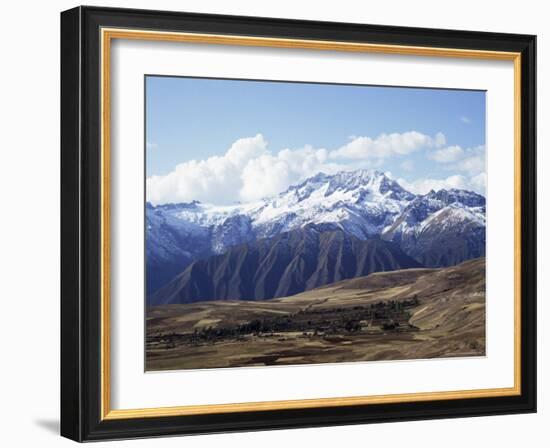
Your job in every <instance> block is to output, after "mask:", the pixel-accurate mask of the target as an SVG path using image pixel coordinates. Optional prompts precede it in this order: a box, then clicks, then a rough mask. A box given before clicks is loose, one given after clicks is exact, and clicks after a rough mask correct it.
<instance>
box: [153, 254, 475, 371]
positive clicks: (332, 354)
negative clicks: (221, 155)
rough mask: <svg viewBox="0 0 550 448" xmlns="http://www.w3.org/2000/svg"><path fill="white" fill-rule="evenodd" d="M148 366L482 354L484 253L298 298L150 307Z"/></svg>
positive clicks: (358, 280) (335, 285)
mask: <svg viewBox="0 0 550 448" xmlns="http://www.w3.org/2000/svg"><path fill="white" fill-rule="evenodd" d="M146 330H147V341H146V370H149V371H152V370H177V369H200V368H218V367H242V366H264V365H290V364H313V363H334V362H352V361H376V360H398V359H420V358H440V357H459V356H482V355H484V354H485V259H484V258H478V259H476V260H471V261H467V262H465V263H462V264H460V265H457V266H453V267H449V268H443V269H407V270H401V271H392V272H380V273H376V274H371V275H368V276H366V277H359V278H355V279H350V280H344V281H341V282H338V283H333V284H331V285H327V286H324V287H321V288H317V289H314V290H310V291H307V292H305V293H302V294H297V295H295V296H291V297H285V298H279V299H272V300H264V301H245V300H242V301H229V300H227V301H210V302H199V303H193V304H187V305H163V306H157V307H150V308H148V310H147V317H146Z"/></svg>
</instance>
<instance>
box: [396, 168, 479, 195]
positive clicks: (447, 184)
mask: <svg viewBox="0 0 550 448" xmlns="http://www.w3.org/2000/svg"><path fill="white" fill-rule="evenodd" d="M397 182H398V183H399V184H400V185H401V186H402V187H403V188H405V189H406V190H409V191H410V192H411V193H416V194H426V193H428V192H429V191H430V190H434V191H437V190H441V189H446V190H448V189H451V188H457V189H462V190H471V191H475V192H477V193H480V194H483V195H484V194H485V173H481V174H479V175H477V176H474V177H466V176H463V175H462V174H455V175H453V176H449V177H447V178H444V179H431V178H424V179H417V180H414V181H412V182H408V181H406V180H405V179H398V180H397Z"/></svg>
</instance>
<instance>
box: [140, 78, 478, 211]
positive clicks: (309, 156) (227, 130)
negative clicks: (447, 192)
mask: <svg viewBox="0 0 550 448" xmlns="http://www.w3.org/2000/svg"><path fill="white" fill-rule="evenodd" d="M146 141H147V145H146V146H147V147H146V173H147V178H148V183H147V189H148V196H150V199H151V200H153V201H154V202H165V201H175V200H178V201H179V200H189V199H193V198H191V197H190V196H193V195H195V196H196V198H194V199H199V200H203V201H208V202H214V203H215V202H219V203H223V202H235V201H239V200H241V201H242V200H253V199H255V198H254V197H253V195H252V196H251V195H250V194H249V193H248V194H245V195H244V196H243V193H242V191H243V183H246V182H247V181H248V182H256V183H257V182H261V183H262V184H263V183H267V184H269V185H266V186H265V188H263V186H262V188H259V193H261V194H270V192H271V190H270V188H271V189H277V188H284V186H285V185H286V184H287V183H289V182H290V183H293V182H295V181H297V180H299V179H300V178H303V177H307V176H308V175H309V174H310V173H311V172H312V171H315V170H322V171H329V172H330V171H331V170H332V171H334V170H339V169H353V168H356V167H364V168H375V169H378V170H380V171H385V172H389V173H391V175H392V176H393V177H394V178H396V179H398V180H399V181H401V183H402V184H404V185H403V186H405V187H406V188H407V187H408V188H410V189H411V190H416V192H423V191H424V190H426V189H427V188H428V187H430V186H432V187H435V188H436V189H437V188H438V187H445V186H447V187H453V186H455V187H461V188H468V189H475V190H476V191H479V192H481V193H483V192H484V182H485V178H484V173H485V165H484V159H485V149H484V144H485V92H483V91H464V90H441V89H414V88H400V87H375V86H350V85H333V84H332V85H331V84H310V83H287V82H269V81H239V80H217V79H199V78H178V77H156V76H148V77H146ZM234 145H237V147H236V149H235V150H233V151H232V152H231V149H230V148H232V146H234ZM281 151H284V152H283V153H281ZM229 152H231V154H233V156H230V155H228V154H229ZM239 152H241V153H242V157H241V156H239V157H237V158H235V157H234V156H235V154H237V153H239ZM209 158H210V161H209ZM282 164H283V165H284V164H286V165H287V166H286V168H285V167H284V166H282ZM255 166H256V167H257V170H256V171H255V172H253V169H254V167H255ZM275 168H276V169H275ZM262 169H263V170H264V171H263V173H264V176H258V172H262V171H261V170H262ZM285 169H286V171H285ZM192 170H194V171H196V172H200V173H201V176H200V177H197V175H196V174H197V173H195V174H193V173H192ZM258 170H259V171H258ZM254 174H255V175H254ZM266 175H267V176H272V177H273V176H275V175H278V176H279V177H278V178H277V179H268V180H264V179H263V177H265V176H266ZM247 176H248V178H247ZM216 177H224V178H227V179H226V180H225V181H221V180H220V179H219V178H216ZM230 177H237V178H241V179H243V180H242V182H241V183H240V184H239V182H236V181H235V179H229V178H230ZM247 179H248V180H247ZM449 179H450V180H449ZM222 180H223V179H222ZM208 182H211V183H212V185H211V186H209V185H204V184H205V183H208ZM224 182H226V183H227V192H226V194H225V195H222V196H223V197H222V196H220V195H218V194H216V190H218V189H219V188H224V187H225V184H224ZM194 184H196V185H194ZM248 187H249V188H248V190H247V191H249V192H250V190H251V189H250V185H249V186H248ZM176 191H179V193H177V192H176ZM273 191H275V190H273ZM233 197H234V201H233V200H231V199H232V198H233Z"/></svg>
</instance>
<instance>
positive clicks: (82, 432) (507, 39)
mask: <svg viewBox="0 0 550 448" xmlns="http://www.w3.org/2000/svg"><path fill="white" fill-rule="evenodd" d="M103 27H110V28H129V29H146V30H160V31H172V32H191V33H193V32H196V33H208V34H221V35H244V36H256V37H268V38H285V39H305V40H317V41H338V42H360V43H362V42H364V43H374V44H392V45H402V46H417V47H430V48H431V47H438V48H449V49H452V48H460V49H466V50H487V51H503V52H517V53H520V54H521V88H520V93H521V111H520V113H521V153H520V158H521V229H522V230H521V239H520V240H521V241H520V246H521V252H520V253H521V260H519V261H520V267H521V271H520V272H521V355H520V369H521V393H520V394H519V395H515V396H503V397H487V398H466V399H453V400H447V399H443V400H433V401H422V402H407V403H391V404H368V405H349V406H334V407H319V408H307V409H286V410H267V411H252V412H250V411H249V412H229V413H223V412H222V413H210V414H203V415H186V416H164V417H143V418H122V419H102V417H101V416H102V412H101V347H100V339H101V252H100V238H101V213H102V210H101V184H100V173H101V160H100V159H101V152H100V136H101V134H100V132H101V121H100V114H101V111H100V98H101V83H100V77H101V69H100V29H101V28H103ZM535 58H536V37H535V36H532V35H519V34H503V33H487V32H473V31H455V30H440V29H422V28H405V27H392V26H380V25H363V24H351V23H333V22H314V21H302V20H282V19H272V18H257V17H242V16H241V17H239V16H223V15H207V14H194V13H181V12H167V11H145V10H132V9H113V8H100V7H77V8H74V9H71V10H68V11H65V12H63V13H61V435H63V436H65V437H68V438H70V439H73V440H76V441H92V440H103V439H121V438H141V437H153V436H162V435H184V434H199V433H215V432H232V431H251V430H267V429H282V428H299V427H315V426H331V425H342V424H364V423H374V422H388V421H402V420H419V419H435V418H451V417H467V416H481V415H498V414H511V413H529V412H536V380H537V378H536V288H537V286H536V285H537V283H536V280H537V279H536V270H537V258H536V147H535V142H536V62H535Z"/></svg>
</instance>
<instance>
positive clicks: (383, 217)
mask: <svg viewBox="0 0 550 448" xmlns="http://www.w3.org/2000/svg"><path fill="white" fill-rule="evenodd" d="M453 204H455V205H453ZM451 206H452V207H451ZM449 207H451V209H449V210H447V211H446V212H445V213H448V214H449V216H450V217H452V222H451V221H449V225H451V224H452V225H453V226H454V228H457V226H460V225H462V224H461V223H460V219H459V218H461V212H460V210H459V209H460V208H461V207H462V208H464V209H465V210H466V211H467V212H468V213H463V214H462V215H463V216H462V218H463V219H464V220H465V221H468V222H469V221H472V220H473V221H475V223H476V226H481V225H482V226H484V225H485V224H484V219H485V216H484V215H485V198H484V197H483V196H481V195H478V194H476V193H473V192H469V191H465V190H454V189H451V190H439V191H437V192H435V191H430V192H429V193H427V194H426V195H414V194H412V193H410V192H409V191H407V190H405V189H404V188H402V187H401V185H399V184H398V183H397V182H396V181H394V180H393V179H390V178H389V177H388V176H386V175H385V174H384V173H381V172H379V171H371V170H357V171H351V172H350V171H344V172H339V173H336V174H333V175H327V174H324V173H318V174H316V175H315V176H312V177H310V178H308V179H306V180H304V181H303V182H301V183H299V184H297V185H293V186H290V187H289V188H287V189H286V190H285V191H283V192H281V193H279V194H278V195H276V196H273V197H269V198H265V199H262V200H259V201H256V202H251V203H246V204H233V205H224V206H216V205H212V204H204V203H201V202H198V201H192V202H190V203H180V204H161V205H156V206H153V205H151V204H147V206H146V220H147V229H148V230H147V256H148V260H147V262H148V263H149V259H150V258H149V257H151V259H153V260H156V261H159V263H160V261H162V259H163V258H166V259H175V260H176V261H174V263H175V264H179V265H181V266H184V265H187V264H188V261H189V260H192V259H198V258H203V257H208V256H210V255H213V254H221V253H224V252H225V251H226V250H227V249H228V248H229V247H232V246H235V245H239V244H242V243H248V242H250V241H254V240H257V239H261V238H271V237H273V236H276V235H278V234H280V233H283V232H288V231H291V230H295V229H299V228H303V227H305V226H308V225H314V226H316V227H317V228H319V229H323V230H335V229H340V230H343V231H344V232H346V233H348V234H350V235H353V236H355V237H357V238H359V239H362V240H365V239H369V238H379V237H382V238H383V239H386V240H391V241H394V242H397V243H398V244H399V243H400V242H401V240H402V238H403V237H405V235H406V237H405V239H407V241H409V242H411V241H413V240H414V238H415V236H414V235H417V234H418V232H420V231H421V230H422V229H424V228H426V226H428V225H435V223H436V222H438V221H437V220H435V221H434V220H432V221H428V218H429V217H431V216H432V215H433V214H435V213H437V212H438V211H441V210H443V209H446V208H449ZM453 207H454V208H453ZM455 208H456V210H455ZM473 209H476V210H473ZM424 221H426V222H424ZM481 221H483V222H481ZM439 225H440V226H442V224H439ZM411 238H412V239H411ZM410 244H412V243H410ZM171 245H175V246H177V247H174V248H172V246H171ZM172 261H173V260H172Z"/></svg>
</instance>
